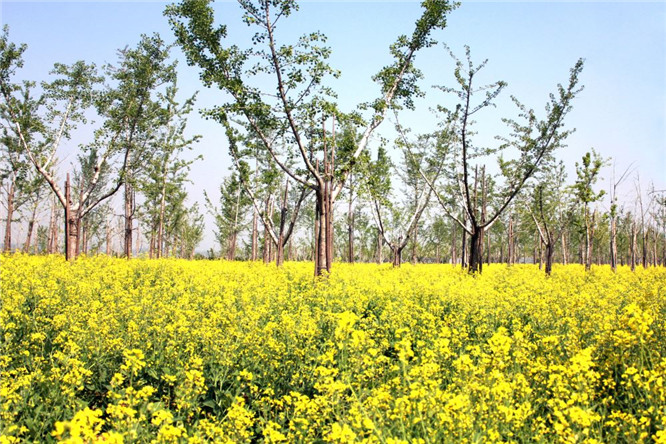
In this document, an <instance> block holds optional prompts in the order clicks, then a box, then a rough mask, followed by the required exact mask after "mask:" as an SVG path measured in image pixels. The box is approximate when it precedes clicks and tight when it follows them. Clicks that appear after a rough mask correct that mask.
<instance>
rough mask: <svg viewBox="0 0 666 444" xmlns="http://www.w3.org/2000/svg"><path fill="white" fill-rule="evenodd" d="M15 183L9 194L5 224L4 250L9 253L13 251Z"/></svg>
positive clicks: (12, 184) (10, 187)
mask: <svg viewBox="0 0 666 444" xmlns="http://www.w3.org/2000/svg"><path fill="white" fill-rule="evenodd" d="M15 186H16V184H15V181H14V180H12V183H11V185H10V186H9V191H8V192H7V222H6V223H5V243H4V246H3V248H2V250H3V251H4V252H5V253H9V252H10V251H11V249H12V218H13V217H14V193H15Z"/></svg>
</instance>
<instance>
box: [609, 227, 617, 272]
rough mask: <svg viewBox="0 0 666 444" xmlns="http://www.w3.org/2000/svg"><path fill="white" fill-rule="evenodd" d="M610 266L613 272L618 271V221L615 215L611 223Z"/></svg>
mask: <svg viewBox="0 0 666 444" xmlns="http://www.w3.org/2000/svg"><path fill="white" fill-rule="evenodd" d="M610 266H611V270H613V272H616V271H617V223H616V221H615V215H613V216H611V223H610Z"/></svg>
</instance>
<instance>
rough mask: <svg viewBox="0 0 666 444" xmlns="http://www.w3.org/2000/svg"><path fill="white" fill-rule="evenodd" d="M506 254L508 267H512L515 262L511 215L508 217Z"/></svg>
mask: <svg viewBox="0 0 666 444" xmlns="http://www.w3.org/2000/svg"><path fill="white" fill-rule="evenodd" d="M508 243H509V245H508V250H509V251H508V253H507V260H508V264H509V265H513V263H514V262H515V260H516V258H515V245H514V241H513V215H509V240H508Z"/></svg>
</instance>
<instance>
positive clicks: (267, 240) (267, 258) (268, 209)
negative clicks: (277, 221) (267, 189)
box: [263, 196, 273, 264]
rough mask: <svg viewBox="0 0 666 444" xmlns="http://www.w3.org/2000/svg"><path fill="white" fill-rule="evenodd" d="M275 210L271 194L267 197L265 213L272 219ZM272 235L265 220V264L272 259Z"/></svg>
mask: <svg viewBox="0 0 666 444" xmlns="http://www.w3.org/2000/svg"><path fill="white" fill-rule="evenodd" d="M272 213H273V212H272V211H271V196H268V197H267V198H266V204H265V207H264V214H265V215H266V218H268V219H271V218H272V217H273V214H272ZM270 244H271V237H270V234H269V228H268V225H267V224H266V223H265V222H264V251H263V253H264V264H268V263H270V261H271V256H270V255H271V251H270Z"/></svg>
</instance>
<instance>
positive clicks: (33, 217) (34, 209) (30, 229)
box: [23, 202, 39, 253]
mask: <svg viewBox="0 0 666 444" xmlns="http://www.w3.org/2000/svg"><path fill="white" fill-rule="evenodd" d="M38 207H39V202H35V204H34V205H33V207H32V212H31V213H30V220H29V221H28V232H27V233H26V238H25V244H23V251H24V252H25V253H29V252H30V244H31V241H32V232H33V231H34V229H35V220H36V219H37V208H38Z"/></svg>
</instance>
